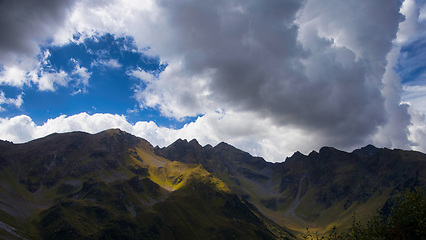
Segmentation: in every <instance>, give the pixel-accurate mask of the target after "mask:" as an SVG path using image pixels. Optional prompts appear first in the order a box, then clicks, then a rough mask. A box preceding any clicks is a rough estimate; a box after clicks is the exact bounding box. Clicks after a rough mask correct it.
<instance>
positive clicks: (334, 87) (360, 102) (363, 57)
mask: <svg viewBox="0 0 426 240" xmlns="http://www.w3.org/2000/svg"><path fill="white" fill-rule="evenodd" d="M400 5H401V1H387V0H381V1H344V2H342V1H334V0H329V1H321V2H319V1H318V2H316V1H309V2H304V1H293V0H269V1H191V0H187V1H166V0H164V1H161V7H162V9H163V11H164V12H163V13H164V16H165V18H166V20H167V23H168V24H169V27H170V32H171V34H170V35H171V36H173V44H174V46H175V51H176V55H177V54H180V55H181V56H183V71H184V72H185V74H186V75H189V76H191V75H196V74H200V73H202V72H204V71H208V70H211V72H212V74H211V81H210V82H209V90H210V91H211V92H212V94H211V95H210V97H211V98H213V99H214V100H215V101H216V102H219V103H221V104H222V105H223V104H224V105H226V106H227V108H231V109H234V110H248V111H254V112H257V113H259V114H260V115H262V116H264V117H266V118H271V119H273V120H274V122H275V123H276V124H278V125H286V126H297V127H299V128H302V129H305V130H309V131H316V132H320V133H322V134H323V136H324V137H325V138H328V139H329V144H333V145H334V146H338V147H347V146H351V145H356V144H358V143H360V142H362V141H363V140H365V139H366V137H368V136H371V135H372V134H374V133H375V131H376V130H377V127H378V126H380V125H382V124H384V123H385V121H386V111H385V107H384V101H385V100H384V97H383V96H382V94H381V88H382V77H383V74H384V72H385V66H386V64H387V62H386V55H387V53H388V52H389V51H390V49H391V47H392V40H393V39H394V38H395V37H396V33H397V30H398V24H399V22H400V21H401V19H402V18H401V16H400V14H399V8H400ZM175 94H176V95H178V93H175ZM185 94H188V93H185ZM193 99H194V101H197V100H198V101H199V100H200V99H197V98H196V97H195V98H193ZM194 105H195V104H194ZM200 111H201V112H202V110H200Z"/></svg>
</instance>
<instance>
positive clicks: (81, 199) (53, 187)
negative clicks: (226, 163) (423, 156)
mask: <svg viewBox="0 0 426 240" xmlns="http://www.w3.org/2000/svg"><path fill="white" fill-rule="evenodd" d="M64 136H66V137H65V138H62V137H64ZM0 148H3V149H0V150H4V152H2V154H0V164H2V165H0V166H1V168H0V171H2V172H3V173H4V174H2V175H1V176H0V182H1V185H0V199H1V201H2V202H3V205H0V210H2V211H0V222H3V223H4V224H6V227H2V226H1V224H0V234H1V235H0V236H4V237H6V236H9V235H13V234H16V236H23V237H26V238H30V239H83V238H84V239H108V238H111V239H113V238H126V239H141V238H143V239H173V238H178V239H194V238H203V239H226V238H232V239H291V238H292V237H291V236H290V235H288V234H287V233H286V232H285V231H284V230H283V229H281V228H280V227H279V226H277V225H276V224H274V223H273V222H270V221H268V220H267V219H264V218H263V216H262V214H260V213H258V212H256V210H255V209H254V208H251V207H250V205H249V204H247V203H246V202H245V201H244V200H242V199H241V198H239V197H238V196H237V195H235V194H233V193H232V191H231V190H230V189H229V187H228V186H227V185H226V184H225V183H224V182H223V181H221V180H219V179H218V178H216V177H214V176H213V175H212V174H211V173H209V172H207V171H206V170H205V169H204V168H203V167H202V166H201V165H199V164H185V163H180V162H176V161H174V162H173V161H169V160H167V159H165V158H162V157H159V156H157V155H155V154H154V153H153V152H152V146H151V145H149V143H147V142H146V141H144V140H141V139H136V138H134V137H133V136H130V135H127V134H125V133H123V132H120V131H118V130H112V131H106V132H103V133H100V134H96V135H88V134H83V133H71V134H65V135H58V134H55V135H52V136H50V137H48V138H45V139H41V140H39V141H34V142H31V143H28V144H24V145H14V146H13V147H11V146H9V145H8V146H3V145H1V146H0ZM6 153H7V154H6ZM2 202H0V203H2ZM11 202H16V203H17V205H16V206H15V208H13V207H8V206H7V204H9V205H12V204H11ZM17 208H19V209H22V213H19V212H18V211H14V210H16V209H17ZM9 209H12V211H6V210H9ZM28 226H30V227H28ZM8 227H10V228H13V229H14V230H13V232H12V234H11V233H8V232H7V231H6V229H7V228H8ZM8 230H10V229H8ZM16 236H15V237H16Z"/></svg>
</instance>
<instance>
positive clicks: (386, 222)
mask: <svg viewBox="0 0 426 240" xmlns="http://www.w3.org/2000/svg"><path fill="white" fill-rule="evenodd" d="M302 238H303V239H305V240H346V239H351V240H352V239H353V240H364V239H365V240H385V239H395V240H412V239H426V189H419V188H418V189H415V190H414V191H408V190H407V191H406V192H405V193H403V194H401V195H400V197H397V198H395V199H393V200H390V201H389V202H388V204H387V205H386V207H385V208H384V209H382V211H381V212H379V214H378V215H376V216H374V217H372V218H370V219H369V220H368V221H367V223H366V224H361V222H360V221H357V220H356V219H355V217H354V222H353V224H352V227H351V228H350V229H349V231H347V232H341V233H339V232H337V230H336V228H333V230H332V231H331V233H330V234H329V235H328V236H320V235H318V234H317V233H314V234H313V233H311V232H310V231H309V229H308V230H307V233H306V234H304V235H303V236H302Z"/></svg>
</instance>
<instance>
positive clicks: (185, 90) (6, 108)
mask: <svg viewBox="0 0 426 240" xmlns="http://www.w3.org/2000/svg"><path fill="white" fill-rule="evenodd" d="M384 6H386V7H384ZM0 9H1V10H0V28H1V29H0V31H2V36H1V37H0V139H4V140H9V141H14V142H26V141H29V140H32V139H35V138H39V137H43V136H46V135H47V134H50V133H53V132H68V131H86V132H90V133H96V132H99V131H102V130H105V129H108V128H121V129H122V130H124V131H127V132H129V133H132V134H134V135H137V136H140V137H143V138H146V139H147V140H148V141H150V142H151V143H152V144H153V145H160V146H166V145H168V144H170V143H172V142H173V141H175V140H176V139H177V138H186V139H192V138H196V139H197V140H198V141H199V142H200V143H201V144H203V145H204V144H211V145H215V144H217V143H219V142H221V141H225V142H228V143H230V144H233V145H235V146H236V147H239V148H241V149H243V150H245V151H248V152H250V153H251V154H253V155H259V156H263V157H265V158H266V160H268V161H283V160H284V159H285V157H287V156H289V155H291V154H292V153H293V152H295V151H301V152H304V153H309V152H310V151H312V150H318V149H319V148H320V147H322V146H324V145H327V146H334V147H337V148H340V149H343V150H347V151H352V150H353V149H355V148H359V147H362V146H365V145H367V144H374V145H377V146H379V147H390V148H403V149H414V150H420V151H426V141H425V140H426V124H425V114H426V64H425V60H426V59H425V56H426V30H425V29H426V28H425V24H426V2H425V1H423V0H417V1H416V0H405V1H399V0H392V1H389V0H377V1H369V0H361V1H359V0H356V1H355V0H349V1H344V2H342V1H338V0H324V1H321V2H318V1H314V0H307V1H305V2H299V1H292V0H281V1H260V0H259V1H257V0H255V1H242V0H241V1H239V0H236V1H218V2H214V3H213V2H208V1H205V2H199V1H195V0H187V1H167V0H146V1H142V2H141V1H136V0H108V1H95V2H93V1H89V0H78V1H70V0H61V1H47V2H46V1H38V0H36V1H30V2H28V1H25V0H6V1H2V2H1V3H0Z"/></svg>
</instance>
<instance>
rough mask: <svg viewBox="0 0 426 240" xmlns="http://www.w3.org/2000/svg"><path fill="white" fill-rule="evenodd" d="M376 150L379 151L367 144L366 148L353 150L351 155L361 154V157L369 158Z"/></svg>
mask: <svg viewBox="0 0 426 240" xmlns="http://www.w3.org/2000/svg"><path fill="white" fill-rule="evenodd" d="M378 150H379V148H377V147H375V146H374V145H372V144H368V145H367V146H365V147H362V148H360V149H355V150H354V151H353V152H352V153H358V154H361V155H367V156H370V155H373V154H375V153H376V152H377V151H378Z"/></svg>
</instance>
